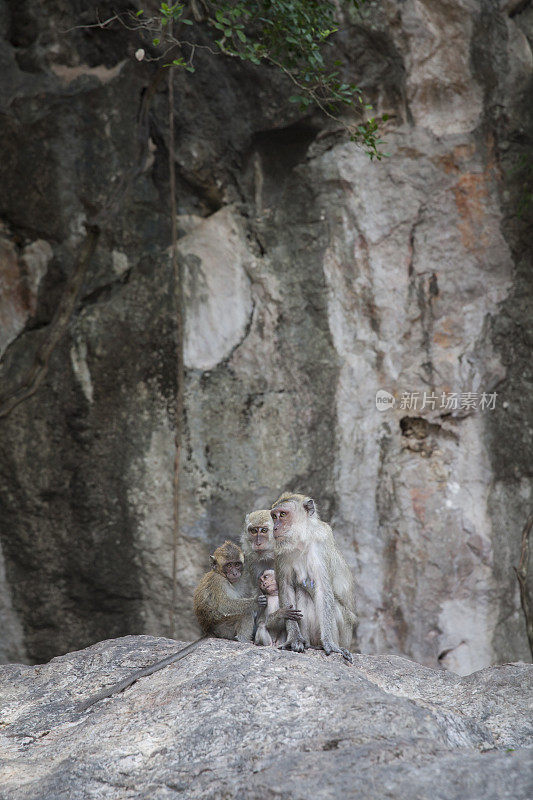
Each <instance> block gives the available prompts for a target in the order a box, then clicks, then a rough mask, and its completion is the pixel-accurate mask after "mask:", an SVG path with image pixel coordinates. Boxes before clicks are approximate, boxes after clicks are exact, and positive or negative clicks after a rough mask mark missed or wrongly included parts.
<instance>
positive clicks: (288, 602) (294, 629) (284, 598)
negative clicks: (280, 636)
mask: <svg viewBox="0 0 533 800" xmlns="http://www.w3.org/2000/svg"><path fill="white" fill-rule="evenodd" d="M278 591H279V602H280V606H281V608H288V607H290V606H292V607H293V608H296V592H295V591H294V586H293V585H292V582H291V581H290V578H289V576H287V575H285V574H284V573H283V572H282V570H279V578H278ZM285 628H286V631H287V641H286V642H285V643H284V644H282V645H281V649H284V650H294V652H296V653H303V652H304V650H305V640H304V637H303V636H302V634H301V631H300V626H299V625H298V622H297V620H296V619H287V620H286V621H285Z"/></svg>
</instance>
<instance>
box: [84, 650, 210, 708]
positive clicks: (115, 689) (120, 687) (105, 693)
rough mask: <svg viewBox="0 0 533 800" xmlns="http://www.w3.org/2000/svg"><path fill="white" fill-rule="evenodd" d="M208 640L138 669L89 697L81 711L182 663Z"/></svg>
mask: <svg viewBox="0 0 533 800" xmlns="http://www.w3.org/2000/svg"><path fill="white" fill-rule="evenodd" d="M207 638H209V637H208V636H200V638H199V639H196V641H194V642H191V643H190V644H188V645H186V646H185V647H182V649H181V650H178V652H177V653H172V654H171V655H170V656H167V657H166V658H163V659H161V661H156V663H155V664H150V666H148V667H143V668H142V669H138V670H137V672H133V673H132V674H131V675H129V676H128V677H127V678H124V680H122V681H120V683H115V684H114V685H113V686H109V687H108V688H107V689H102V691H101V692H98V694H93V696H92V697H89V699H88V700H84V701H83V703H80V705H79V711H86V710H87V709H88V708H90V707H91V706H93V705H94V704H95V703H98V702H99V701H100V700H105V698H106V697H111V696H112V695H114V694H119V692H123V691H124V689H127V688H128V687H129V686H132V684H134V683H135V681H138V680H139V678H144V677H145V676H146V675H152V674H153V673H154V672H157V671H158V670H160V669H163V667H167V666H168V665H169V664H174V663H175V662H176V661H180V660H181V659H182V658H184V657H185V656H187V655H189V653H192V651H193V650H195V649H196V647H197V646H198V645H199V644H200V642H202V641H203V640H204V639H207Z"/></svg>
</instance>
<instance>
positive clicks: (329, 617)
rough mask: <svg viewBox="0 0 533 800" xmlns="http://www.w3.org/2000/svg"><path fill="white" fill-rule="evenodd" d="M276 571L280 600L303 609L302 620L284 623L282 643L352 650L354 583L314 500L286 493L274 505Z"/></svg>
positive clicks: (346, 655)
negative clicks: (285, 630) (284, 629)
mask: <svg viewBox="0 0 533 800" xmlns="http://www.w3.org/2000/svg"><path fill="white" fill-rule="evenodd" d="M270 513H271V517H272V519H273V521H274V539H275V542H276V575H277V578H278V584H279V597H280V603H281V604H282V605H283V606H293V607H294V608H299V609H301V611H302V620H301V623H300V625H299V624H298V622H296V620H293V619H288V620H287V622H286V628H287V641H286V642H285V643H284V645H283V647H284V648H286V649H291V650H295V651H296V652H300V653H301V652H303V651H304V650H305V648H306V647H309V646H315V647H321V648H322V649H323V650H324V651H325V653H326V655H329V654H330V653H341V654H342V656H343V657H344V658H345V659H346V660H347V661H350V662H353V657H352V654H351V653H350V651H349V649H348V648H349V647H350V642H351V639H352V632H353V627H354V624H355V622H356V613H355V582H354V579H353V576H352V574H351V572H350V568H349V567H348V564H347V563H346V561H345V560H344V558H343V556H342V555H341V553H340V552H339V550H338V549H337V545H336V544H335V540H334V538H333V533H332V530H331V528H330V526H329V525H328V524H327V523H325V522H322V520H321V519H320V518H319V516H318V512H317V509H316V505H315V501H314V500H313V499H312V498H310V497H306V496H304V495H301V494H291V493H290V492H284V493H283V494H282V495H281V497H280V498H279V499H278V500H277V502H276V503H275V504H274V505H273V506H272V511H271V512H270Z"/></svg>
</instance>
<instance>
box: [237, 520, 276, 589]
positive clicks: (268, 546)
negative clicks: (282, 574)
mask: <svg viewBox="0 0 533 800" xmlns="http://www.w3.org/2000/svg"><path fill="white" fill-rule="evenodd" d="M241 545H242V549H243V552H244V564H245V567H246V570H247V572H248V574H249V576H250V580H251V582H252V586H254V587H255V586H257V581H258V580H259V576H260V575H261V574H262V573H263V572H264V571H265V570H266V569H274V547H275V542H274V523H273V521H272V517H271V516H270V511H266V510H264V511H252V512H251V513H250V514H247V515H246V518H245V520H244V529H243V532H242V536H241Z"/></svg>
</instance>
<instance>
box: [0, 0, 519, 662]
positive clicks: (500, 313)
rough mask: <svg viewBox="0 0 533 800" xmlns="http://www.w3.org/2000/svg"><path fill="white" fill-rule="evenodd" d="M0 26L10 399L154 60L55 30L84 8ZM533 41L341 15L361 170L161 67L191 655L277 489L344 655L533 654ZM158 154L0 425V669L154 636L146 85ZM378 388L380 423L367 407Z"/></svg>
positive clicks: (230, 75)
mask: <svg viewBox="0 0 533 800" xmlns="http://www.w3.org/2000/svg"><path fill="white" fill-rule="evenodd" d="M122 6H124V7H126V6H125V5H124V4H122ZM122 6H121V4H120V3H118V4H117V3H114V4H113V8H117V7H118V8H120V7H122ZM0 8H1V9H2V10H3V12H4V13H3V16H2V20H3V23H2V30H1V32H2V34H3V37H4V38H3V40H2V44H1V49H0V63H1V65H2V74H3V76H4V77H3V83H2V88H1V92H2V94H1V97H0V101H1V103H2V109H3V121H4V124H3V126H2V131H1V133H0V137H1V144H2V153H3V158H2V163H1V165H0V170H1V173H2V186H3V187H4V189H3V191H2V196H1V197H0V217H1V219H2V229H1V250H0V259H1V261H0V263H1V267H0V269H1V271H0V280H1V285H2V295H1V298H0V320H1V321H2V331H1V339H0V345H1V347H2V351H3V356H4V357H3V361H2V379H3V386H4V387H5V389H6V390H10V389H12V388H13V387H14V386H16V384H17V381H18V380H19V378H20V375H21V374H23V372H24V370H25V369H27V368H28V366H29V365H30V364H31V363H32V359H33V357H34V353H35V352H36V349H37V347H38V346H39V343H40V342H41V341H42V338H43V337H45V336H46V335H47V330H48V328H49V324H50V320H51V317H52V314H53V312H54V309H55V308H56V306H57V303H58V301H59V298H60V296H61V293H62V290H63V289H64V287H65V283H66V281H67V279H68V277H69V276H70V275H71V274H72V271H73V269H74V264H75V263H76V258H77V256H78V253H79V250H80V247H82V244H83V237H84V235H85V233H84V223H85V222H86V221H87V220H88V219H89V218H91V216H92V215H94V214H95V213H96V212H97V211H98V210H99V209H100V208H102V206H103V205H104V204H105V202H106V199H107V198H108V197H109V195H110V192H112V190H113V188H114V187H115V186H117V185H118V183H119V180H120V178H121V176H122V175H124V174H125V173H126V172H127V171H128V169H129V168H130V167H131V164H132V163H133V162H134V160H135V148H136V141H135V136H136V119H137V116H138V112H139V107H140V103H141V101H142V97H143V93H144V92H145V91H146V87H147V86H148V85H150V84H151V82H152V81H153V79H154V76H155V74H156V67H153V66H150V65H148V64H145V63H138V62H137V61H136V60H135V58H134V55H133V54H134V52H135V50H136V48H137V46H138V40H136V39H135V38H134V37H132V35H131V33H130V32H128V31H126V30H124V29H122V28H120V26H118V27H115V28H113V29H112V30H108V31H102V30H99V29H98V28H89V29H79V28H78V29H75V30H70V31H68V29H70V28H73V27H74V26H76V25H83V24H88V23H90V22H92V21H93V19H92V11H87V10H86V8H85V5H84V4H79V8H77V7H76V4H72V3H69V4H65V3H63V2H62V1H61V0H52V2H49V3H47V4H46V10H45V9H44V7H43V8H42V9H41V7H40V6H36V5H35V4H30V3H29V2H18V3H16V4H15V3H6V2H1V3H0ZM101 13H102V15H105V9H104V8H102V9H101ZM532 36H533V9H532V8H531V7H530V4H529V3H516V2H514V3H511V2H507V3H497V2H490V1H489V0H485V1H484V2H482V3H477V2H473V1H472V0H461V2H457V1H456V0H454V2H451V0H450V2H447V1H445V0H439V1H438V2H436V1H434V0H407V1H406V2H393V0H386V1H385V2H382V3H380V4H376V5H375V6H374V5H371V7H370V10H369V12H365V16H364V18H363V20H362V21H358V22H354V21H349V20H347V24H346V28H345V30H344V31H343V33H342V35H341V36H340V37H339V41H338V44H337V45H336V55H339V56H340V57H341V58H342V59H343V63H344V67H343V69H344V70H345V73H346V75H347V77H349V78H350V79H352V80H356V81H357V82H359V84H360V85H361V86H362V87H363V89H364V90H365V92H366V93H367V96H368V97H369V98H370V99H371V100H372V102H373V103H374V105H375V107H376V109H377V110H378V111H379V113H384V112H387V113H388V114H389V115H390V120H389V121H388V122H387V124H386V128H385V131H384V134H385V135H384V138H385V139H386V140H387V144H386V150H387V151H388V152H390V154H391V156H390V158H388V159H386V160H384V161H383V162H381V163H376V164H372V163H370V162H369V161H368V159H367V157H366V156H365V155H364V154H363V153H362V152H360V151H359V150H357V149H356V148H355V147H354V146H353V145H352V144H349V143H347V142H346V141H345V140H343V138H342V134H341V132H339V131H336V130H334V129H333V128H332V127H331V125H330V124H329V123H328V122H327V121H325V120H324V119H322V118H320V117H318V116H309V117H305V118H302V117H300V116H298V112H297V111H296V110H295V109H294V107H293V106H291V105H290V104H288V103H287V98H288V95H289V94H290V87H289V86H287V85H286V84H285V83H284V82H283V81H282V80H281V79H279V78H278V77H277V76H276V75H274V74H273V73H271V72H270V71H268V70H263V69H256V68H254V67H252V66H246V67H245V66H242V65H239V64H235V63H233V62H229V61H225V60H224V59H207V58H205V59H203V58H202V57H200V61H199V66H198V70H197V72H196V73H195V74H194V75H192V76H191V75H189V74H188V73H187V74H185V73H183V74H182V73H179V74H176V77H175V82H176V136H177V148H176V165H177V169H178V204H179V229H180V242H179V249H180V257H181V258H182V260H183V263H184V264H185V269H186V285H185V287H184V289H185V297H186V305H187V319H186V341H185V359H186V368H187V380H186V386H185V395H186V430H185V441H184V449H183V474H182V484H181V497H182V509H183V511H182V530H181V537H180V541H179V543H178V566H179V590H180V591H179V598H178V604H179V607H178V619H179V625H178V633H179V635H180V636H181V637H182V638H193V637H194V636H195V635H196V633H197V628H196V625H195V622H194V618H193V615H192V610H191V596H192V590H193V587H194V585H195V583H196V581H197V580H198V578H199V577H200V575H201V574H202V572H203V571H205V569H206V566H207V554H208V552H209V551H210V550H211V548H213V547H214V546H215V545H216V544H218V543H219V542H220V540H221V539H222V538H224V537H233V538H237V537H238V535H239V532H240V528H241V525H242V521H243V518H244V513H245V512H246V511H247V510H249V509H252V508H261V507H265V505H266V504H268V503H270V502H272V500H273V499H274V498H275V496H276V495H277V493H278V492H279V491H280V490H281V489H285V488H288V489H293V490H303V491H306V492H309V493H310V494H313V495H314V496H315V497H316V498H317V501H318V503H319V507H320V509H321V512H322V515H323V517H324V518H325V519H327V520H330V521H331V522H332V524H333V527H334V530H335V532H336V536H337V539H338V541H339V544H340V546H341V548H342V550H343V552H344V554H345V555H346V557H347V559H348V560H349V563H350V564H351V566H352V568H353V570H354V572H355V574H356V577H357V583H358V587H359V588H358V605H359V612H360V617H361V621H360V626H359V645H360V647H361V650H362V651H363V652H370V653H378V652H387V653H401V654H405V655H407V656H409V657H411V658H414V659H416V660H417V661H419V662H421V663H423V664H426V665H429V666H435V665H437V664H440V665H441V666H444V667H446V668H448V669H451V670H454V671H457V672H459V673H462V674H466V673H469V672H471V671H472V670H475V669H478V668H481V667H483V666H486V665H488V664H490V663H493V662H501V661H506V660H508V659H509V658H512V659H528V657H529V653H528V647H527V641H526V637H525V626H524V620H523V617H522V614H521V611H520V605H519V598H518V591H517V585H516V579H515V576H514V573H513V569H512V567H513V565H515V564H517V563H518V558H519V551H520V533H521V529H522V527H523V525H524V523H525V520H526V517H527V514H528V511H529V508H530V505H531V481H530V479H531V458H530V453H531V444H532V442H531V439H532V435H533V428H532V426H531V420H530V419H529V421H528V416H527V414H528V408H529V406H528V402H529V393H530V391H531V364H530V349H529V348H530V345H531V327H530V326H531V320H530V318H529V317H528V315H527V300H528V297H530V291H531V289H530V284H528V277H529V271H528V268H529V266H530V251H529V249H528V248H529V246H530V233H531V228H530V225H528V213H529V214H530V209H529V208H528V205H527V202H526V201H527V198H528V192H530V191H531V188H530V186H529V188H528V180H529V179H530V166H529V165H530V160H529V161H528V159H530V154H531V131H532V127H533V125H532V119H531V108H530V107H529V106H527V107H526V104H525V97H526V95H527V92H528V91H530V88H531V74H532V63H533V62H532V55H531V40H532ZM149 134H150V153H151V155H150V158H149V160H148V162H147V165H146V168H145V169H144V171H143V173H142V174H141V175H140V176H139V177H138V178H137V179H136V180H135V182H134V184H133V187H132V190H131V192H130V193H129V194H128V195H127V196H126V197H125V198H124V200H123V202H122V205H121V211H120V213H119V214H118V215H117V216H116V217H114V218H113V219H112V220H110V221H109V223H108V224H107V225H105V224H104V230H103V233H102V235H101V238H100V241H99V244H98V247H97V249H96V252H95V255H94V257H93V259H92V261H91V266H90V270H89V272H88V275H87V277H86V280H85V284H84V286H83V290H82V294H81V300H80V302H79V304H78V306H77V308H76V311H75V314H74V316H73V318H72V320H71V322H70V325H69V327H68V330H67V333H66V335H65V336H64V337H63V338H62V340H61V341H60V343H59V344H58V346H57V347H56V348H55V350H54V351H53V353H52V356H51V358H50V362H49V365H48V370H47V373H46V378H45V380H44V381H43V383H42V384H41V386H40V387H39V389H38V391H37V392H36V393H35V394H34V395H33V396H32V397H30V398H29V399H27V400H25V401H24V402H23V403H22V404H20V405H18V406H17V408H16V409H14V410H13V411H12V412H11V413H10V415H9V416H7V417H5V418H3V419H1V420H0V430H1V436H0V448H1V460H0V469H1V481H2V492H1V494H0V543H1V552H2V559H3V561H2V562H0V598H1V600H0V603H1V604H2V605H0V609H3V614H2V621H1V622H0V625H3V626H4V629H3V630H2V633H3V634H4V636H3V637H0V639H3V642H4V644H3V645H0V657H2V658H3V659H4V660H30V661H43V660H46V659H48V658H50V657H52V656H53V655H56V654H57V653H62V652H66V651H68V650H72V649H74V648H78V647H80V646H84V645H86V644H89V643H92V642H94V641H97V640H99V639H102V638H106V637H109V636H118V635H123V634H127V633H132V632H136V633H137V632H139V633H140V632H144V633H149V634H156V635H160V634H162V633H166V631H167V619H168V608H169V604H170V597H171V560H172V462H173V409H174V401H175V393H176V381H175V321H174V318H173V312H172V281H171V267H170V263H169V253H168V248H169V222H168V207H169V202H168V175H167V167H166V164H167V158H168V155H167V153H168V151H167V142H168V124H167V90H166V82H165V81H163V82H162V83H160V84H159V85H158V88H157V91H156V93H155V95H154V99H153V101H152V104H151V110H150V116H149ZM517 210H520V213H519V214H518V213H517ZM528 237H529V239H528ZM528 293H529V294H528ZM379 390H385V391H386V392H388V393H389V395H391V396H392V398H393V400H394V405H389V406H388V407H384V408H381V410H378V408H377V407H376V402H375V398H376V393H377V392H378V391H379ZM495 392H496V393H497V397H496V398H494V397H493V400H492V401H494V400H495V408H494V409H491V408H485V409H484V410H482V409H481V408H480V406H481V397H482V394H483V393H485V395H486V398H485V400H488V401H489V402H490V395H493V394H494V393H495ZM412 393H415V394H416V393H417V394H416V396H414V395H413V394H412ZM424 393H425V397H424ZM467 393H471V394H470V395H469V394H467ZM454 394H455V395H456V401H457V407H454V405H455V401H454V399H453V395H454ZM443 396H444V399H443ZM385 397H386V396H385ZM386 399H387V397H386ZM393 400H390V399H389V402H390V403H391V404H392V402H393ZM415 400H416V405H415ZM473 402H474V403H475V405H476V406H477V408H473V407H472V403H473ZM2 565H3V566H2Z"/></svg>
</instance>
